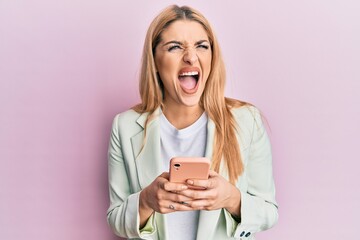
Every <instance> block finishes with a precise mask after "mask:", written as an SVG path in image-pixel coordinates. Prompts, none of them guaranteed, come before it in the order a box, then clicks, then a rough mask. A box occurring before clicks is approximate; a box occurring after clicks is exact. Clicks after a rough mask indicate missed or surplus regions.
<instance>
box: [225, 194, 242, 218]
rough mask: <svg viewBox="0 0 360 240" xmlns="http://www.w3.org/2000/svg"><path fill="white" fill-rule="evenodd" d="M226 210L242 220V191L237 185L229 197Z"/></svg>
mask: <svg viewBox="0 0 360 240" xmlns="http://www.w3.org/2000/svg"><path fill="white" fill-rule="evenodd" d="M226 210H227V211H228V212H229V213H230V214H231V215H232V216H233V218H234V219H235V220H236V221H237V222H240V216H241V193H240V190H239V189H237V188H236V187H234V188H233V191H232V192H231V197H230V199H229V204H228V207H227V208H226Z"/></svg>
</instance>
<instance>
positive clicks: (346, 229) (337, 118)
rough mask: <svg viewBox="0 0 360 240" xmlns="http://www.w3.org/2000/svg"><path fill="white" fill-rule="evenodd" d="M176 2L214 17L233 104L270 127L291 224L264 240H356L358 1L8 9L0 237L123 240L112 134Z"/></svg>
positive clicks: (2, 15)
mask: <svg viewBox="0 0 360 240" xmlns="http://www.w3.org/2000/svg"><path fill="white" fill-rule="evenodd" d="M173 3H176V4H179V5H190V6H193V7H195V8H196V9H198V10H200V11H201V12H202V13H203V14H204V15H205V16H206V17H207V18H208V19H209V21H210V22H211V23H212V25H213V27H214V29H215V32H216V34H217V36H218V39H219V41H220V44H221V47H222V51H223V56H224V60H225V63H226V66H227V73H228V74H227V76H228V79H227V88H226V93H227V96H231V97H235V98H239V99H242V100H246V101H249V102H251V103H253V104H255V105H256V106H257V107H259V108H260V109H261V111H262V112H263V114H264V116H265V117H266V119H267V121H268V123H269V126H270V129H269V135H270V138H271V142H272V146H273V156H274V160H273V164H274V174H275V181H276V187H277V189H276V190H277V200H278V202H279V205H280V208H279V213H280V219H279V222H278V224H277V225H276V226H275V227H274V228H273V229H271V230H268V231H266V232H263V233H260V234H258V235H257V236H258V239H260V240H261V239H262V240H273V239H280V240H281V239H285V240H289V239H291V240H297V239H299V240H300V239H304V238H305V239H357V238H358V235H359V234H358V229H357V228H358V226H357V224H358V222H359V220H358V219H359V215H360V207H359V202H360V193H359V182H360V177H359V175H360V174H359V168H360V157H359V149H360V143H359V142H360V141H359V137H360V127H359V124H360V106H359V105H360V44H359V43H360V14H359V13H360V4H359V1H355V0H354V1H351V0H341V1H340V0H330V1H329V0H311V1H310V0H304V1H288V0H274V1H262V0H257V1H227V0H222V1H146V0H143V1H130V0H129V1H119V0H118V1H116V0H101V1H100V0H75V1H74V0H62V1H55V0H52V1H49V0H32V1H25V0H0V239H4V240H18V239H19V240H20V239H33V240H49V239H51V240H60V239H61V240H63V239H66V240H78V239H86V240H104V239H110V240H115V239H118V238H117V237H115V236H114V235H113V234H112V232H111V231H110V229H109V227H108V226H107V222H106V210H107V208H108V203H109V199H108V186H107V145H108V139H109V134H110V126H111V122H112V119H113V117H114V116H115V114H116V113H118V112H121V111H124V110H126V109H128V108H129V107H131V106H133V105H134V104H136V103H138V102H139V94H138V75H139V66H140V58H141V51H142V46H143V42H144V38H145V32H146V29H147V27H148V26H149V24H150V21H151V20H152V19H153V18H154V17H155V16H156V15H157V14H158V13H159V12H160V11H161V10H162V9H163V8H165V7H166V6H168V5H170V4H173Z"/></svg>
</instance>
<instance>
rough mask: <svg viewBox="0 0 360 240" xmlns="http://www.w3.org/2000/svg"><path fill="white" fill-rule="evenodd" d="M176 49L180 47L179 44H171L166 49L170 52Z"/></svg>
mask: <svg viewBox="0 0 360 240" xmlns="http://www.w3.org/2000/svg"><path fill="white" fill-rule="evenodd" d="M177 49H181V46H180V45H172V46H170V47H169V48H168V51H169V52H172V51H174V50H177Z"/></svg>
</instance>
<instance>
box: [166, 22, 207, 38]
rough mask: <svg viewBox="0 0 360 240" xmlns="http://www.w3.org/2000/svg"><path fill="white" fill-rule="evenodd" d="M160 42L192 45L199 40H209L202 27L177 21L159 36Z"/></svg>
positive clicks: (193, 23) (195, 23)
mask: <svg viewBox="0 0 360 240" xmlns="http://www.w3.org/2000/svg"><path fill="white" fill-rule="evenodd" d="M161 36H162V37H161V38H162V42H167V41H172V40H177V41H181V42H187V43H193V42H197V41H199V40H209V38H208V35H207V33H206V31H205V29H204V27H203V26H202V25H201V24H200V23H198V22H196V21H190V20H177V21H175V22H173V23H171V24H170V26H168V27H167V28H166V29H165V30H164V31H163V32H162V34H161Z"/></svg>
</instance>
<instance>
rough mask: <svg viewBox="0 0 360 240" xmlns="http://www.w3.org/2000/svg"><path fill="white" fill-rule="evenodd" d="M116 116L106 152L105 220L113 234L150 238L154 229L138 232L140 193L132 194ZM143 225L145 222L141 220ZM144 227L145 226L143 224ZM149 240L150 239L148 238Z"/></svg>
mask: <svg viewBox="0 0 360 240" xmlns="http://www.w3.org/2000/svg"><path fill="white" fill-rule="evenodd" d="M118 118H119V117H118V116H116V117H115V119H114V122H113V126H112V130H111V137H110V143H109V150H108V175H109V194H110V207H109V209H108V212H107V220H108V223H109V225H110V226H111V228H112V230H113V231H114V233H115V234H116V235H118V236H121V237H126V238H144V239H146V238H147V237H149V238H150V236H151V235H152V234H154V232H155V229H154V228H150V229H151V231H150V232H146V233H141V232H140V230H139V229H140V225H141V223H140V217H139V211H140V209H139V203H140V194H141V192H137V193H132V191H131V188H130V183H129V177H130V176H128V172H127V171H126V166H125V162H124V159H123V154H122V144H121V140H120V131H119V128H118ZM143 223H146V220H144V219H143ZM143 225H145V224H143ZM150 239H151V238H150Z"/></svg>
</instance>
